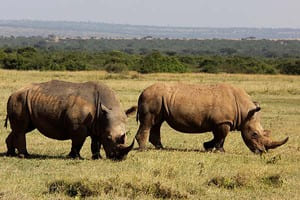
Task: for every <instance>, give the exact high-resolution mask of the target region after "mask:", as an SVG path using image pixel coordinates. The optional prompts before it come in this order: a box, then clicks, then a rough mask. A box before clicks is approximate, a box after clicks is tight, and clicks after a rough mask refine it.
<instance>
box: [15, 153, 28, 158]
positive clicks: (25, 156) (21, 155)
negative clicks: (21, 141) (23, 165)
mask: <svg viewBox="0 0 300 200" xmlns="http://www.w3.org/2000/svg"><path fill="white" fill-rule="evenodd" d="M18 157H19V158H29V154H28V153H19V154H18Z"/></svg>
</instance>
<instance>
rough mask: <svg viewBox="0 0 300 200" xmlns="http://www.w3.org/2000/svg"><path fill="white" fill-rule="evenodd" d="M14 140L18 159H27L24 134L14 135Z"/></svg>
mask: <svg viewBox="0 0 300 200" xmlns="http://www.w3.org/2000/svg"><path fill="white" fill-rule="evenodd" d="M15 138H16V148H17V150H18V156H19V157H20V158H27V157H29V154H28V152H27V148H26V137H25V133H16V134H15Z"/></svg>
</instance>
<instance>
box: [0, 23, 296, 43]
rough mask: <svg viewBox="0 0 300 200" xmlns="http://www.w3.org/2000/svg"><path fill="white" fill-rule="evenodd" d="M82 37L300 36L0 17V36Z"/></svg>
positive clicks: (293, 32) (282, 31) (289, 32)
mask: <svg viewBox="0 0 300 200" xmlns="http://www.w3.org/2000/svg"><path fill="white" fill-rule="evenodd" d="M48 35H57V36H60V37H71V38H75V37H81V38H91V37H93V38H124V39H133V38H146V39H149V40H151V39H152V38H169V39H214V38H218V39H245V40H255V39H297V40H299V39H300V29H292V28H195V27H168V26H165V27H162V26H140V25H124V24H108V23H95V22H64V21H31V20H0V36H5V37H9V36H15V37H16V36H26V37H30V36H42V37H48Z"/></svg>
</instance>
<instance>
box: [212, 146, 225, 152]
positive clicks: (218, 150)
mask: <svg viewBox="0 0 300 200" xmlns="http://www.w3.org/2000/svg"><path fill="white" fill-rule="evenodd" d="M214 153H225V150H224V148H223V147H220V148H216V149H215V150H214Z"/></svg>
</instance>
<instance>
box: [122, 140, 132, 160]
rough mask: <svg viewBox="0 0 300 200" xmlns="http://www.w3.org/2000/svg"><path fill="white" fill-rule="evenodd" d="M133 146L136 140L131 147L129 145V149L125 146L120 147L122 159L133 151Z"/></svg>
mask: <svg viewBox="0 0 300 200" xmlns="http://www.w3.org/2000/svg"><path fill="white" fill-rule="evenodd" d="M133 146H134V139H133V141H132V143H131V145H129V146H127V147H125V146H123V145H122V146H120V155H121V157H123V156H126V155H127V154H128V153H129V151H131V150H132V148H133Z"/></svg>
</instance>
